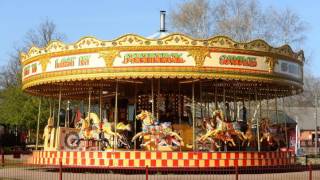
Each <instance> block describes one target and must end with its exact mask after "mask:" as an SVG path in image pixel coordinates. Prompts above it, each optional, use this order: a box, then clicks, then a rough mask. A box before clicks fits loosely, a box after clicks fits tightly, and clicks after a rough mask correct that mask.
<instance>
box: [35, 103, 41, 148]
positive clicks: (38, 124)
mask: <svg viewBox="0 0 320 180" xmlns="http://www.w3.org/2000/svg"><path fill="white" fill-rule="evenodd" d="M40 116H41V98H40V99H39V107H38V119H37V138H36V150H38V145H39V126H40Z"/></svg>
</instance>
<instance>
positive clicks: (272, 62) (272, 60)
mask: <svg viewBox="0 0 320 180" xmlns="http://www.w3.org/2000/svg"><path fill="white" fill-rule="evenodd" d="M265 62H266V63H267V64H268V66H269V72H273V70H274V66H275V65H276V64H278V59H275V58H273V57H267V58H266V61H265Z"/></svg>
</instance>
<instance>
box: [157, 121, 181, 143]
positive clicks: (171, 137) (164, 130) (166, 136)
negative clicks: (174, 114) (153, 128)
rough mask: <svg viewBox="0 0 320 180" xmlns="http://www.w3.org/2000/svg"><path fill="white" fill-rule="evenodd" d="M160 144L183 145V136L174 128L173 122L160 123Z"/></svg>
mask: <svg viewBox="0 0 320 180" xmlns="http://www.w3.org/2000/svg"><path fill="white" fill-rule="evenodd" d="M159 145H160V146H168V145H170V146H179V147H180V146H183V145H184V142H183V139H182V138H181V136H179V135H178V134H177V133H176V132H174V131H173V130H172V127H171V123H169V122H164V123H161V124H160V143H159Z"/></svg>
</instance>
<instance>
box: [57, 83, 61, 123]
mask: <svg viewBox="0 0 320 180" xmlns="http://www.w3.org/2000/svg"><path fill="white" fill-rule="evenodd" d="M60 109H61V86H60V90H59V103H58V120H57V128H58V127H60Z"/></svg>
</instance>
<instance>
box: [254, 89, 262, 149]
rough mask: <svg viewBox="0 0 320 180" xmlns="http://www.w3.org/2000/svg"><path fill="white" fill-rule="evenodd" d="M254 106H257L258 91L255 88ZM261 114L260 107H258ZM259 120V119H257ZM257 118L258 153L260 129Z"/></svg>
mask: <svg viewBox="0 0 320 180" xmlns="http://www.w3.org/2000/svg"><path fill="white" fill-rule="evenodd" d="M255 104H258V91H257V87H255ZM259 109H260V112H261V107H259ZM259 118H260V117H259ZM259 118H257V141H258V151H259V152H260V129H259V128H260V127H259Z"/></svg>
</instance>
